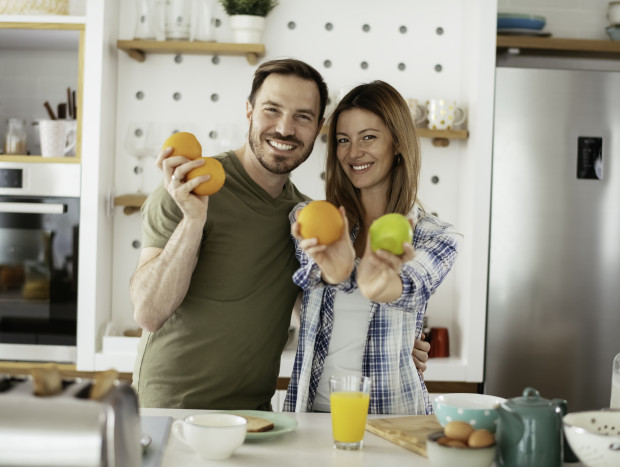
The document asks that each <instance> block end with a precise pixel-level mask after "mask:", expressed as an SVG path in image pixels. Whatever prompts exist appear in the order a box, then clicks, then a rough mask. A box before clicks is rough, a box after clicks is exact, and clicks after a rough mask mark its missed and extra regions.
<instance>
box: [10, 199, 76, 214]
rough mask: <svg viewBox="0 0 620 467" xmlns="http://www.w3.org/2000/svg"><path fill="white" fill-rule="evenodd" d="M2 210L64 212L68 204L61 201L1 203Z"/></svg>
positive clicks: (21, 212)
mask: <svg viewBox="0 0 620 467" xmlns="http://www.w3.org/2000/svg"><path fill="white" fill-rule="evenodd" d="M0 212H14V213H19V214H63V213H65V212H67V205H66V204H61V203H10V202H7V203H0Z"/></svg>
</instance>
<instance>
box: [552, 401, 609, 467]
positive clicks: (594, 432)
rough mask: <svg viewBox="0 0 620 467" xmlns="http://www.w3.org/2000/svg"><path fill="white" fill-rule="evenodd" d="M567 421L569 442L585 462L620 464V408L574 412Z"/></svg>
mask: <svg viewBox="0 0 620 467" xmlns="http://www.w3.org/2000/svg"><path fill="white" fill-rule="evenodd" d="M563 421H564V433H565V434H566V439H567V440H568V444H570V447H571V448H572V449H573V452H574V453H575V455H576V456H577V457H578V458H579V460H580V461H581V462H582V463H583V464H585V465H586V466H587V467H617V466H620V410H590V411H585V412H573V413H569V414H566V415H565V416H564V418H563Z"/></svg>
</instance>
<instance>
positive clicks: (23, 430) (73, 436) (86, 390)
mask: <svg viewBox="0 0 620 467" xmlns="http://www.w3.org/2000/svg"><path fill="white" fill-rule="evenodd" d="M92 385H93V382H92V381H91V380H87V379H76V380H64V381H63V391H62V392H61V393H60V394H58V395H54V396H48V397H37V396H35V395H34V394H33V386H34V385H33V380H32V378H30V377H28V378H20V377H10V376H7V375H0V413H1V414H2V416H1V417H0V465H37V466H63V467H69V466H82V467H85V466H93V467H95V466H97V467H130V466H139V465H141V455H142V447H141V433H142V432H141V422H140V415H139V411H138V399H137V396H136V394H135V391H134V390H133V389H132V388H131V386H129V385H128V384H126V383H120V382H118V381H117V382H116V384H115V385H114V386H113V387H112V389H111V390H110V391H109V392H108V393H107V394H106V395H105V396H104V397H103V398H102V399H101V400H92V399H89V394H90V390H91V386H92Z"/></svg>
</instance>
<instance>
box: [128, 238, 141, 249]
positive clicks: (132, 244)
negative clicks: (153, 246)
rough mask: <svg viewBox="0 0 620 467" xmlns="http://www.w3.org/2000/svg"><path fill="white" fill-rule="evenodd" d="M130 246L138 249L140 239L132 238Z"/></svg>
mask: <svg viewBox="0 0 620 467" xmlns="http://www.w3.org/2000/svg"><path fill="white" fill-rule="evenodd" d="M131 246H132V248H134V249H136V250H138V249H140V247H141V246H142V244H141V243H140V240H134V241H133V242H131Z"/></svg>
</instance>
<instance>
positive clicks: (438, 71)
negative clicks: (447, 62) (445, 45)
mask: <svg viewBox="0 0 620 467" xmlns="http://www.w3.org/2000/svg"><path fill="white" fill-rule="evenodd" d="M435 71H436V72H437V73H441V72H442V71H443V66H441V64H440V63H438V64H437V65H435Z"/></svg>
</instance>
